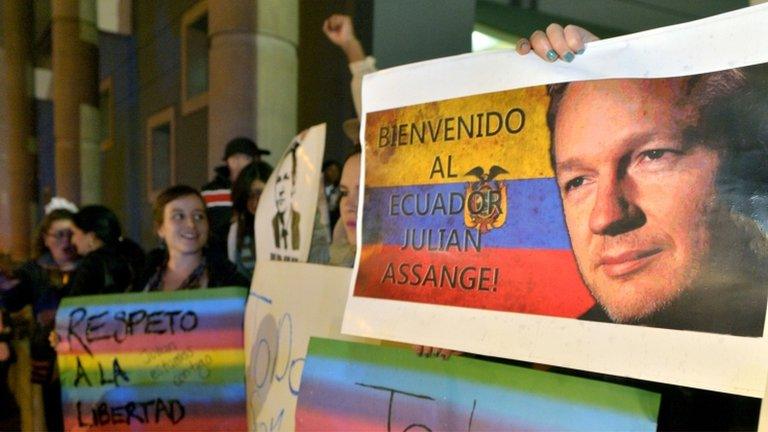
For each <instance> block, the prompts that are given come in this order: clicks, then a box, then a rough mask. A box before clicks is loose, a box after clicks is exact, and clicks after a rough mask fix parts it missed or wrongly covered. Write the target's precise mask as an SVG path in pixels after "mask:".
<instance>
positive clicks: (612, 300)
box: [554, 79, 720, 322]
mask: <svg viewBox="0 0 768 432" xmlns="http://www.w3.org/2000/svg"><path fill="white" fill-rule="evenodd" d="M682 92H683V81H682V80H680V79H668V80H607V81H592V82H584V83H574V84H571V85H570V86H569V87H568V88H567V90H566V93H565V95H564V96H563V99H562V101H561V104H560V107H559V111H558V113H557V118H556V123H555V135H554V145H555V148H554V150H555V164H556V172H557V183H558V186H559V188H560V194H561V197H562V200H563V208H564V212H565V220H566V224H567V226H568V232H569V234H570V238H571V243H572V246H573V251H574V254H575V256H576V261H577V263H578V266H579V270H580V271H581V274H582V277H583V279H584V281H585V283H586V284H587V286H588V287H589V289H590V290H591V292H592V294H593V296H594V297H595V298H596V300H597V301H598V302H599V303H600V304H601V305H602V306H603V308H604V309H605V310H606V312H607V313H608V315H609V316H610V317H611V318H612V319H613V320H614V321H616V322H628V321H629V322H631V321H633V320H636V319H639V318H642V317H644V316H647V315H649V314H651V313H653V312H655V311H657V310H658V309H659V308H661V307H663V306H664V305H665V304H667V303H669V302H670V301H672V300H674V299H676V298H677V297H678V296H679V295H680V294H681V293H683V292H684V291H686V290H688V289H691V288H693V286H694V284H695V283H696V280H697V277H698V276H700V275H701V272H702V269H703V267H704V266H705V265H706V264H705V263H706V260H707V257H708V256H709V250H710V215H711V213H712V210H713V208H714V206H715V200H716V190H715V177H716V173H717V170H718V167H719V164H720V156H719V154H718V152H716V151H715V150H713V149H711V148H708V147H706V146H705V145H702V144H699V143H689V142H686V141H685V140H684V139H683V138H684V137H683V131H684V130H685V128H687V127H690V126H692V125H695V124H696V121H697V117H698V112H696V109H695V108H693V107H691V106H690V105H688V104H685V103H684V101H683V100H682V99H681V97H680V96H681V94H682Z"/></svg>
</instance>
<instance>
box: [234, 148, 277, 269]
mask: <svg viewBox="0 0 768 432" xmlns="http://www.w3.org/2000/svg"><path fill="white" fill-rule="evenodd" d="M271 174H272V167H271V166H269V164H267V163H265V162H253V163H251V164H249V165H248V166H246V167H245V168H243V170H242V172H240V175H239V176H238V177H237V180H235V184H234V185H232V212H233V215H234V222H232V225H231V226H230V227H229V235H228V236H227V256H228V258H229V260H230V261H232V262H233V263H234V264H235V266H237V270H238V271H239V272H240V273H241V274H242V275H243V276H245V277H246V278H248V279H250V278H251V276H252V275H253V269H254V266H255V264H256V235H255V232H254V217H255V215H256V208H257V206H258V205H259V198H260V197H261V194H262V192H263V191H264V186H265V185H266V183H267V180H269V176H270V175H271Z"/></svg>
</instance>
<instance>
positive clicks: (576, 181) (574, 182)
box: [565, 177, 584, 192]
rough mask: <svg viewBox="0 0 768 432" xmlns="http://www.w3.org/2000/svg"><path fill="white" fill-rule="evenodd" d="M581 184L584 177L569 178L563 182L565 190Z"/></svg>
mask: <svg viewBox="0 0 768 432" xmlns="http://www.w3.org/2000/svg"><path fill="white" fill-rule="evenodd" d="M583 184H584V177H576V178H575V179H573V180H569V181H568V182H567V183H566V184H565V191H566V192H568V191H569V190H572V189H575V188H577V187H579V186H581V185H583Z"/></svg>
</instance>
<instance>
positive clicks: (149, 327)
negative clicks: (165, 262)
mask: <svg viewBox="0 0 768 432" xmlns="http://www.w3.org/2000/svg"><path fill="white" fill-rule="evenodd" d="M246 294H247V291H246V290H245V289H244V288H216V289H201V290H185V291H181V292H157V293H136V294H110V295H98V296H86V297H71V298H67V299H65V300H64V301H63V302H62V304H61V307H60V308H59V310H58V311H57V314H56V332H57V334H58V335H59V338H60V341H61V342H60V344H59V348H58V349H57V351H58V364H59V371H60V376H61V388H62V405H63V411H64V425H65V428H66V430H68V431H75V430H105V431H106V430H109V431H116V430H132V431H151V430H156V431H168V430H211V431H213V430H220V431H230V430H244V429H245V428H246V419H247V414H246V398H245V382H244V380H243V374H244V370H245V363H244V355H243V313H244V311H245V298H246Z"/></svg>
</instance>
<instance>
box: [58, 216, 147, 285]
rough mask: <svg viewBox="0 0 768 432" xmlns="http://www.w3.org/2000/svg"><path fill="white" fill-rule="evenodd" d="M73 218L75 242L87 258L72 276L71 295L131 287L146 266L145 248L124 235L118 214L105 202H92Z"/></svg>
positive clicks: (73, 241)
mask: <svg viewBox="0 0 768 432" xmlns="http://www.w3.org/2000/svg"><path fill="white" fill-rule="evenodd" d="M72 222H74V226H73V227H72V243H74V245H75V248H76V249H77V252H78V253H79V254H80V255H81V256H82V257H83V259H82V261H81V262H80V266H79V267H78V268H77V271H76V272H75V273H74V275H73V276H72V281H71V283H70V288H69V293H68V296H83V295H94V294H112V293H122V292H126V291H128V290H129V289H130V288H131V286H132V285H133V283H134V279H135V278H136V274H137V269H139V268H141V267H142V266H143V262H144V252H143V251H142V250H141V248H140V247H139V246H138V245H137V244H136V243H134V242H133V241H131V240H128V239H124V238H123V237H122V228H121V226H120V221H118V219H117V216H116V215H115V214H114V213H113V212H112V210H110V209H108V208H106V207H104V206H102V205H89V206H85V207H83V208H82V209H80V211H79V212H77V214H75V216H74V217H73V219H72Z"/></svg>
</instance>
